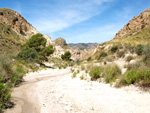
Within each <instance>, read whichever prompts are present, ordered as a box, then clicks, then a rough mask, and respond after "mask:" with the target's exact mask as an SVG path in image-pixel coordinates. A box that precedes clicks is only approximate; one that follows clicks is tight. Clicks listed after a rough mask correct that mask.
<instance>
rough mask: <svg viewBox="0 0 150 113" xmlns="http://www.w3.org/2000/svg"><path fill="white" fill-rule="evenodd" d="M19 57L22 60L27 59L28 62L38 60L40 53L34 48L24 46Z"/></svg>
mask: <svg viewBox="0 0 150 113" xmlns="http://www.w3.org/2000/svg"><path fill="white" fill-rule="evenodd" d="M17 57H18V58H19V59H21V60H26V61H28V62H33V61H36V60H37V58H38V53H37V51H36V50H35V49H34V48H27V47H24V48H23V49H21V51H20V52H19V54H18V55H17Z"/></svg>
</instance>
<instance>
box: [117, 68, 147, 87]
mask: <svg viewBox="0 0 150 113" xmlns="http://www.w3.org/2000/svg"><path fill="white" fill-rule="evenodd" d="M135 83H140V84H141V85H145V84H146V85H147V84H149V85H150V69H142V70H137V69H132V70H128V71H127V72H126V73H125V74H124V75H123V77H122V78H121V80H120V82H119V84H120V86H122V85H130V84H135Z"/></svg>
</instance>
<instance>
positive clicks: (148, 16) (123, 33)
mask: <svg viewBox="0 0 150 113" xmlns="http://www.w3.org/2000/svg"><path fill="white" fill-rule="evenodd" d="M147 27H150V8H149V9H147V10H145V11H144V12H142V13H141V14H140V15H138V16H136V17H134V18H133V19H132V20H131V21H129V22H128V23H127V24H126V25H125V26H124V27H123V29H121V30H120V31H119V32H118V33H117V34H116V36H115V37H114V39H118V38H127V37H130V36H131V35H134V34H136V33H138V32H139V31H141V30H142V29H144V28H147Z"/></svg>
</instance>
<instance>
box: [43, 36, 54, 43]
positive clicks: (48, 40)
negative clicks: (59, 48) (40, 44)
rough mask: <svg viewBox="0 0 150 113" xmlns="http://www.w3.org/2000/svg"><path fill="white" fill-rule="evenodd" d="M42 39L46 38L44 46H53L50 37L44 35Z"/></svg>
mask: <svg viewBox="0 0 150 113" xmlns="http://www.w3.org/2000/svg"><path fill="white" fill-rule="evenodd" d="M44 38H46V40H47V43H46V46H48V45H53V44H54V42H53V41H52V39H51V37H50V36H48V35H46V34H45V35H44Z"/></svg>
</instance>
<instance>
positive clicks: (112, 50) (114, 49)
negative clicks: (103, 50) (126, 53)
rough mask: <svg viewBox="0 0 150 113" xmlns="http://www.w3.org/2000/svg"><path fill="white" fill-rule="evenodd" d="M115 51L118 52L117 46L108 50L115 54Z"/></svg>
mask: <svg viewBox="0 0 150 113" xmlns="http://www.w3.org/2000/svg"><path fill="white" fill-rule="evenodd" d="M117 50H118V46H117V45H115V46H113V47H112V48H111V49H110V51H111V52H112V53H115V52H116V51H117Z"/></svg>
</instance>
